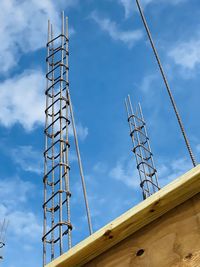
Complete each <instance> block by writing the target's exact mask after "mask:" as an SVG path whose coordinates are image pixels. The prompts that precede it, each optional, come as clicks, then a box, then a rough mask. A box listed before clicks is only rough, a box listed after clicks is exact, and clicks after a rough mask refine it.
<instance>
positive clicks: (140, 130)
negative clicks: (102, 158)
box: [125, 95, 160, 199]
mask: <svg viewBox="0 0 200 267" xmlns="http://www.w3.org/2000/svg"><path fill="white" fill-rule="evenodd" d="M125 106H126V111H127V116H128V123H129V128H130V136H131V140H132V144H133V150H132V151H133V153H134V154H135V158H136V164H137V169H138V172H139V177H140V187H141V188H142V194H143V199H146V198H147V197H149V196H150V195H152V194H153V193H155V192H156V191H158V190H159V189H160V187H159V184H158V177H157V170H156V168H155V165H154V160H153V154H152V152H151V147H150V142H149V137H148V135H147V129H146V123H145V121H144V117H143V113H142V108H141V105H140V104H138V106H137V108H136V111H135V113H134V112H133V107H132V103H131V99H130V96H129V95H128V97H127V99H125Z"/></svg>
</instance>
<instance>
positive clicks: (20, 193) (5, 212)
mask: <svg viewBox="0 0 200 267" xmlns="http://www.w3.org/2000/svg"><path fill="white" fill-rule="evenodd" d="M34 190H35V186H34V185H33V184H32V183H30V182H29V181H24V180H22V179H20V178H19V177H15V178H9V179H1V180H0V191H1V204H0V218H1V219H3V218H6V220H8V222H9V228H8V232H9V233H10V234H11V236H12V238H14V239H18V238H21V239H26V241H27V244H28V243H32V242H33V241H35V240H36V239H37V238H39V236H40V235H41V226H40V223H39V222H38V219H37V217H36V215H35V214H34V213H33V212H31V211H27V210H25V208H24V207H25V205H26V203H27V201H28V200H30V198H31V196H33V192H34ZM9 229H12V230H11V231H9ZM28 240H31V241H30V242H28Z"/></svg>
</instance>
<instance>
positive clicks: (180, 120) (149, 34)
mask: <svg viewBox="0 0 200 267" xmlns="http://www.w3.org/2000/svg"><path fill="white" fill-rule="evenodd" d="M136 4H137V7H138V10H139V12H140V15H141V18H142V21H143V24H144V27H145V29H146V32H147V35H148V37H149V41H150V43H151V47H152V49H153V52H154V55H155V58H156V61H157V63H158V66H159V69H160V72H161V75H162V78H163V81H164V83H165V86H166V89H167V92H168V94H169V97H170V100H171V104H172V106H173V109H174V112H175V114H176V118H177V120H178V124H179V126H180V129H181V132H182V135H183V138H184V140H185V144H186V147H187V150H188V152H189V155H190V158H191V160H192V164H193V166H196V165H197V163H196V160H195V157H194V154H193V152H192V148H191V146H190V143H189V140H188V138H187V135H186V132H185V129H184V126H183V122H182V119H181V117H180V114H179V112H178V108H177V106H176V103H175V100H174V97H173V95H172V92H171V89H170V86H169V83H168V81H167V77H166V75H165V72H164V69H163V66H162V64H161V60H160V58H159V55H158V52H157V49H156V47H155V44H154V41H153V38H152V35H151V32H150V29H149V26H148V24H147V21H146V18H145V15H144V12H143V10H142V7H141V4H140V1H139V0H136Z"/></svg>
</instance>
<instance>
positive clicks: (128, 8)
mask: <svg viewBox="0 0 200 267" xmlns="http://www.w3.org/2000/svg"><path fill="white" fill-rule="evenodd" d="M186 1H187V0H140V2H141V6H142V8H145V7H146V6H148V5H149V4H161V3H165V4H171V5H177V4H180V3H184V2H186ZM118 2H119V3H120V4H121V5H122V6H123V7H124V12H125V18H128V17H130V16H131V14H133V12H134V11H135V10H136V3H135V1H133V0H118Z"/></svg>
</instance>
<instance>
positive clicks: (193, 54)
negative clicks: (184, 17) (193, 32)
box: [168, 37, 200, 70]
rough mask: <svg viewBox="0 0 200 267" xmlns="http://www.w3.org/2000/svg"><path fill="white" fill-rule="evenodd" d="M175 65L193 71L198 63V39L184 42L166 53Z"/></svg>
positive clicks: (199, 46) (199, 44)
mask: <svg viewBox="0 0 200 267" xmlns="http://www.w3.org/2000/svg"><path fill="white" fill-rule="evenodd" d="M168 55H169V57H171V58H172V59H173V61H174V62H175V64H177V65H180V66H181V67H183V68H187V69H190V70H193V69H194V68H195V67H196V66H197V65H199V63H200V38H199V37H198V38H195V39H192V40H188V41H184V42H181V43H179V44H177V45H176V46H175V47H173V48H172V49H171V50H170V52H169V53H168Z"/></svg>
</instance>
